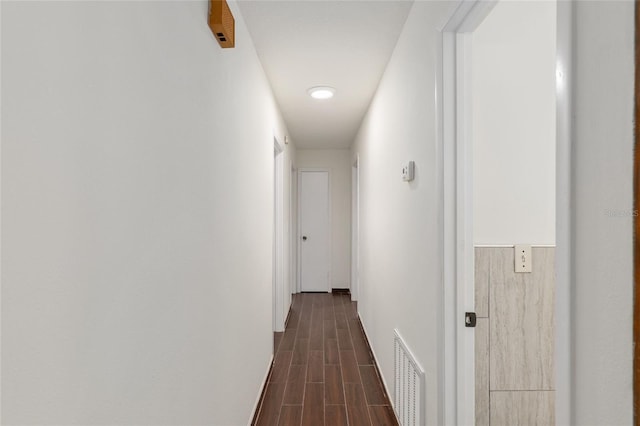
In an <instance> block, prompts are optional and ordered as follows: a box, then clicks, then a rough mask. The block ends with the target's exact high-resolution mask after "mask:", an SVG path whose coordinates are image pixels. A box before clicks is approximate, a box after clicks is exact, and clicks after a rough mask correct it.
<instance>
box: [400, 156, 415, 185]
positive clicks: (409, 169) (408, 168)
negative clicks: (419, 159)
mask: <svg viewBox="0 0 640 426" xmlns="http://www.w3.org/2000/svg"><path fill="white" fill-rule="evenodd" d="M415 173H416V163H414V162H413V161H409V162H408V163H406V164H405V165H404V166H402V180H403V181H405V182H411V181H412V180H413V178H414V176H415Z"/></svg>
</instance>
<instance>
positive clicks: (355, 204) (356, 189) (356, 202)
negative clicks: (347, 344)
mask: <svg viewBox="0 0 640 426" xmlns="http://www.w3.org/2000/svg"><path fill="white" fill-rule="evenodd" d="M359 181H360V177H359V170H358V157H356V161H355V162H354V163H353V167H352V168H351V286H350V289H351V300H352V301H354V302H355V301H357V300H358V299H359V297H360V279H359V275H358V273H359V271H358V264H359V259H360V251H359V250H360V243H359V241H360V228H359V223H360V222H359V221H360V184H359Z"/></svg>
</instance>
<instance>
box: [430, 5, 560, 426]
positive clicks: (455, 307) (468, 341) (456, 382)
mask: <svg viewBox="0 0 640 426" xmlns="http://www.w3.org/2000/svg"><path fill="white" fill-rule="evenodd" d="M502 3H503V2H496V1H486V2H485V1H481V0H474V1H469V2H462V3H461V4H460V7H459V8H458V9H457V10H456V11H455V12H454V13H453V14H452V16H451V18H450V20H449V22H448V23H447V24H446V25H445V27H444V28H443V30H442V39H443V45H442V64H443V67H442V70H441V72H442V74H441V76H440V77H441V80H440V85H439V90H440V93H439V94H438V95H439V96H438V98H439V99H441V104H440V105H439V107H440V110H441V112H442V115H441V117H442V119H441V123H440V124H441V128H440V131H441V134H440V141H441V143H442V145H441V149H442V153H443V160H444V161H443V169H442V170H441V178H442V191H443V192H442V199H443V206H444V207H443V211H442V212H441V214H442V216H441V219H440V220H441V223H442V229H443V231H442V234H441V242H442V247H443V253H444V256H443V287H442V298H443V302H444V303H443V306H444V308H443V309H444V312H443V313H442V316H441V318H442V321H443V323H442V324H441V325H442V329H443V335H442V342H443V350H442V353H441V357H442V358H441V360H442V361H441V364H442V371H443V373H442V380H441V383H443V385H442V388H441V389H440V392H441V395H442V397H443V399H442V400H443V403H442V410H441V412H442V419H441V422H442V423H445V424H479V423H476V422H477V416H476V414H477V413H476V403H477V401H478V397H479V395H477V394H476V389H477V387H476V386H477V383H476V378H477V377H479V376H478V374H480V373H482V372H483V371H486V370H483V371H476V370H477V369H478V368H479V366H478V365H476V355H477V351H476V349H477V348H476V345H478V344H480V342H479V341H478V338H479V336H484V338H483V339H481V340H482V341H483V342H484V343H486V341H488V339H491V338H492V337H491V336H494V332H496V333H498V332H499V330H498V328H499V327H496V324H497V322H491V323H490V322H489V314H488V312H489V311H490V310H487V311H485V312H483V315H486V317H485V318H486V321H484V322H483V323H482V325H481V327H484V328H483V329H482V330H480V328H472V327H467V326H465V325H466V324H465V323H466V321H465V319H466V315H465V314H466V313H467V312H473V313H475V314H478V312H476V310H477V309H478V307H477V305H476V296H477V293H476V276H477V274H478V267H479V266H481V265H480V263H481V262H479V263H478V264H476V260H477V259H478V258H477V257H476V256H477V252H476V246H477V245H482V242H481V241H479V240H478V238H476V237H477V236H476V235H474V234H475V232H474V225H477V223H476V221H477V220H478V217H476V216H475V215H474V200H476V198H475V197H474V191H475V190H476V189H477V188H474V183H476V181H477V179H476V178H477V177H476V176H474V163H477V162H478V158H476V157H474V151H473V148H474V143H473V137H474V136H475V133H477V128H474V123H473V121H472V116H473V112H474V110H473V109H474V103H475V102H477V97H475V94H474V92H473V89H474V84H473V83H474V75H473V74H472V65H473V59H474V57H473V52H474V49H475V48H476V47H477V46H476V45H474V43H473V34H474V32H475V31H476V30H477V29H478V28H479V27H480V25H481V24H483V23H484V22H485V20H486V19H487V17H488V16H489V15H490V14H491V13H492V11H493V10H494V9H495V8H496V5H497V4H502ZM504 3H510V2H504ZM532 3H540V2H532ZM552 7H553V8H554V9H555V7H556V6H555V4H553V6H552ZM560 9H561V7H558V10H560ZM558 13H559V14H558V16H557V23H555V26H556V27H555V28H554V29H556V28H559V27H560V26H562V25H566V22H565V21H564V20H565V19H566V16H564V15H562V16H561V14H560V12H558ZM558 23H560V24H558ZM511 24H513V25H514V28H516V29H515V30H514V31H516V32H518V31H520V29H519V28H518V25H517V22H515V21H513V22H511ZM569 24H570V23H569ZM566 37H567V35H566V34H564V33H562V34H560V32H558V36H557V37H556V40H554V41H555V42H556V43H557V46H556V49H558V52H559V53H558V57H557V58H556V55H555V54H554V53H553V52H552V53H551V54H550V55H551V60H552V68H551V72H552V74H551V83H550V85H549V86H547V87H546V89H545V90H548V91H551V92H552V96H553V98H552V100H551V102H552V103H553V106H554V107H556V109H557V114H554V117H553V119H556V121H555V122H553V125H552V126H551V131H550V132H549V133H548V134H549V135H550V136H551V137H553V138H555V146H553V147H552V148H551V151H552V152H553V155H554V158H553V161H552V162H551V163H552V164H551V168H550V170H551V174H552V175H553V174H556V179H555V181H554V182H552V183H551V184H552V188H553V190H555V194H556V195H555V196H553V197H552V198H553V199H552V203H553V204H554V205H555V211H552V214H551V215H552V217H551V219H552V220H551V221H552V222H553V223H557V225H556V226H557V228H556V229H554V231H555V235H554V237H555V240H554V241H553V244H552V245H553V246H554V247H553V248H552V250H553V251H555V252H554V253H552V254H551V255H550V256H549V253H546V252H545V250H547V249H548V248H549V247H540V246H547V245H551V244H546V242H542V243H541V242H538V241H535V240H534V241H527V239H528V240H531V239H530V238H528V237H527V238H525V241H511V240H512V239H515V238H517V237H510V238H509V239H508V241H501V244H498V243H497V242H496V241H492V242H491V243H490V245H491V246H492V247H491V248H490V250H489V251H491V252H493V251H499V252H500V255H499V256H504V257H505V258H506V257H509V256H511V257H510V259H511V260H507V261H506V263H507V264H508V263H509V262H511V263H510V265H509V266H511V273H514V272H515V269H514V267H515V253H514V252H515V249H514V245H515V244H521V243H524V244H527V243H530V245H534V246H538V247H534V253H533V263H534V266H535V265H537V266H540V263H536V261H540V262H542V263H543V264H546V265H547V266H549V265H551V266H550V268H551V269H553V268H554V267H555V269H556V271H557V274H556V277H557V278H556V281H555V282H554V283H553V285H554V286H555V287H556V288H558V291H557V292H555V294H554V293H553V292H552V293H551V294H550V295H549V294H548V293H545V296H544V297H545V298H546V300H547V302H548V301H549V300H550V301H551V302H550V303H547V304H546V305H545V306H546V308H545V309H546V313H545V315H546V318H551V319H553V316H554V315H555V317H556V320H559V319H560V318H562V319H563V322H562V324H559V323H558V322H557V321H556V323H558V327H557V328H556V330H555V331H554V330H553V329H551V330H547V332H549V333H547V335H546V338H545V344H549V345H550V346H551V347H553V346H554V342H555V354H554V353H551V354H548V353H547V354H546V355H545V357H544V359H545V360H546V361H547V362H549V363H550V370H554V367H555V370H556V371H566V372H567V373H566V374H567V375H570V373H569V372H570V371H571V366H570V362H569V361H570V356H569V354H570V339H565V340H561V339H559V337H558V336H565V335H566V333H567V330H570V322H569V321H568V319H569V318H570V305H569V304H568V303H566V301H567V298H568V295H569V276H568V271H569V268H568V267H569V258H568V255H567V253H568V250H569V244H570V238H569V226H568V221H567V220H565V219H566V218H568V217H569V213H568V212H569V206H568V203H566V202H565V201H564V200H561V198H562V197H566V198H567V199H568V197H567V194H568V193H569V179H568V173H569V170H570V167H568V162H569V159H570V157H569V155H568V153H569V150H568V149H567V147H568V146H570V139H569V137H568V134H567V133H566V132H565V133H563V129H567V128H568V127H569V126H568V123H569V120H570V118H569V115H568V114H565V112H566V111H567V110H568V109H567V104H566V99H567V94H566V93H564V92H562V91H563V90H566V88H567V87H569V85H568V84H567V79H568V78H569V72H568V69H566V64H567V62H564V63H562V62H561V61H558V62H557V63H556V59H558V58H562V56H563V55H566V53H567V52H566V51H565V50H564V48H565V47H566V46H567V45H568V44H569V43H567V38H566ZM502 40H503V41H504V40H505V38H504V37H503V39H502ZM569 40H570V39H569ZM563 59H566V57H564V58H563ZM563 66H565V68H564V69H562V70H561V68H562V67H563ZM556 73H557V75H555V74H556ZM558 75H562V78H563V81H562V83H563V84H562V85H560V82H559V81H558V79H560V77H558ZM509 77H510V78H511V77H512V76H509ZM520 77H521V78H523V79H524V78H526V76H524V75H523V76H520ZM481 84H482V83H481ZM496 84H497V85H500V84H502V82H497V83H496ZM520 84H525V83H522V82H521V83H520ZM478 86H480V84H479V85H478ZM482 87H484V88H486V87H488V86H487V85H486V84H484V85H483V86H482ZM515 108H518V106H516V107H515ZM485 110H486V108H485ZM521 112H522V114H526V111H525V110H524V109H521ZM502 119H504V117H503V118H502ZM497 122H498V124H499V123H500V119H498V120H497ZM476 124H477V123H476ZM503 124H505V123H503ZM506 124H511V123H506ZM518 136H519V134H517V133H516V135H515V136H514V138H517V137H518ZM482 149H483V150H484V151H483V154H486V153H487V152H488V151H486V150H487V148H486V147H482ZM502 153H504V151H499V154H502ZM494 154H495V153H494ZM512 160H513V158H512V159H511V160H508V159H507V160H505V162H509V161H512ZM546 167H549V165H548V164H547V165H546ZM483 170H484V171H485V172H486V171H487V168H486V166H485V167H484V169H483ZM477 171H478V170H476V172H477ZM494 171H495V170H494ZM556 171H557V173H556ZM510 179H512V180H513V181H517V174H516V175H515V176H511V177H510ZM508 183H509V182H508ZM496 193H497V192H496V191H494V192H491V193H489V194H490V196H492V197H493V196H494V195H496ZM563 194H564V195H563ZM513 196H514V197H518V193H517V192H514V194H513ZM484 201H486V200H483V202H484ZM476 202H477V200H476ZM534 207H535V206H534ZM494 208H500V206H499V205H498V206H497V207H496V206H494ZM503 208H504V210H509V209H508V208H507V207H506V206H503ZM547 213H549V212H547ZM477 230H478V228H476V231H477ZM478 242H479V243H480V244H477V243H478ZM555 245H557V250H556V247H555ZM483 249H484V248H483ZM543 252H544V253H543ZM541 253H542V254H541ZM499 256H498V257H499ZM489 258H491V255H490V256H489ZM536 258H537V260H536ZM484 260H486V259H484ZM484 260H483V262H484ZM498 260H500V259H498ZM502 260H503V262H502V264H503V265H504V264H505V262H504V259H502ZM491 265H494V266H495V264H494V263H491V261H489V263H488V264H487V265H486V266H487V267H488V268H491ZM547 269H549V268H547ZM551 275H552V276H553V275H554V274H553V271H552V273H551ZM516 276H517V277H518V278H513V280H514V282H515V281H517V279H520V278H522V277H523V276H524V274H516V275H514V277H516ZM532 276H533V275H529V277H532ZM494 278H495V276H494ZM552 281H553V280H552ZM492 282H493V280H492ZM483 284H484V283H483ZM553 290H555V289H553ZM487 294H491V293H487ZM496 294H497V293H493V294H491V297H492V298H495V297H496ZM488 302H489V301H488ZM494 302H496V300H494ZM523 303H525V302H523ZM503 306H505V305H504V304H503ZM554 306H555V308H554ZM494 307H495V306H494ZM549 310H550V312H549ZM494 319H495V318H494ZM565 319H566V321H565ZM490 324H491V325H490ZM479 333H480V334H479ZM493 338H494V340H495V338H496V336H494V337H493ZM484 343H483V344H484ZM480 349H482V348H480ZM496 353H498V351H496V352H495V353H493V355H495V354H496ZM493 361H495V362H497V363H502V361H501V360H497V358H496V359H493ZM505 362H506V363H508V362H510V361H509V360H506V361H505ZM496 365H498V364H496ZM483 368H484V367H483ZM491 373H492V374H493V375H495V373H496V371H495V370H494V371H492V372H491ZM491 373H490V374H491ZM492 377H493V376H492ZM494 379H496V377H494ZM481 380H485V378H482V379H481ZM545 380H546V381H545V383H546V384H549V383H552V385H553V386H554V390H555V394H554V395H553V397H552V398H548V395H546V396H545V397H546V399H545V401H550V404H548V405H547V408H546V410H547V414H549V413H550V414H551V415H553V416H554V417H555V419H556V421H558V422H562V423H570V422H569V421H567V420H566V419H568V418H569V414H568V413H569V410H570V404H568V403H567V404H562V405H561V404H560V403H558V404H555V407H554V402H555V401H556V400H557V401H561V402H563V403H564V402H565V401H569V400H570V396H568V395H567V393H568V391H569V389H570V387H569V386H570V377H569V378H568V376H566V375H563V376H558V377H556V378H551V379H550V378H549V377H546V379H545ZM488 393H489V388H487V394H488ZM496 395H497V393H496ZM505 395H506V393H505ZM501 396H504V395H502V394H501ZM496 401H497V398H496ZM494 402H495V401H494ZM488 403H489V401H484V402H483V404H485V405H484V407H485V408H486V407H490V405H489V404H488ZM485 408H483V410H484V409H485ZM479 414H483V413H479ZM484 414H488V413H486V412H485V413H484ZM491 418H492V417H485V419H486V421H487V422H488V423H486V424H490V423H491V422H490V419H491ZM507 423H508V422H507Z"/></svg>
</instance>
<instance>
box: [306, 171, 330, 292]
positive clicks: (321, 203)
mask: <svg viewBox="0 0 640 426" xmlns="http://www.w3.org/2000/svg"><path fill="white" fill-rule="evenodd" d="M299 185H300V281H301V282H300V287H301V290H302V291H329V290H330V285H329V279H330V272H331V271H330V258H329V254H330V244H331V229H330V227H329V172H327V171H300V182H299Z"/></svg>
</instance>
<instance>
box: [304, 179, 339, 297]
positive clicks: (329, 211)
mask: <svg viewBox="0 0 640 426" xmlns="http://www.w3.org/2000/svg"><path fill="white" fill-rule="evenodd" d="M305 172H326V173H327V185H328V188H327V190H328V194H329V197H328V198H329V199H328V200H327V210H328V212H327V214H328V216H329V232H330V233H331V234H333V227H332V221H331V169H328V168H323V167H298V173H297V177H298V203H297V204H298V215H297V222H298V223H297V225H298V232H297V235H296V239H297V244H296V245H297V247H298V261H297V268H298V273H297V276H298V279H297V281H298V283H297V286H296V287H297V291H298V293H301V292H302V244H300V240H301V239H302V229H301V223H302V220H301V218H300V216H301V213H302V208H301V203H302V173H305ZM332 246H333V235H330V237H329V253H328V256H329V278H328V282H327V292H329V293H331V290H332V288H331V282H332V278H333V270H332V256H333V247H332Z"/></svg>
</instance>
